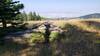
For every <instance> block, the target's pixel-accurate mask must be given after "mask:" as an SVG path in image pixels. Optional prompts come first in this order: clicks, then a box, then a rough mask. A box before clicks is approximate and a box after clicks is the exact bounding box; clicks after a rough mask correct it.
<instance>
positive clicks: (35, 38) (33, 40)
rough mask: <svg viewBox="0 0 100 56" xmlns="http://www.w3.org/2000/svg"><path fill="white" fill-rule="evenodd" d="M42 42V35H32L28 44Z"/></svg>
mask: <svg viewBox="0 0 100 56" xmlns="http://www.w3.org/2000/svg"><path fill="white" fill-rule="evenodd" d="M43 41H44V36H43V34H42V33H33V34H32V37H31V38H30V39H29V42H30V43H37V42H43Z"/></svg>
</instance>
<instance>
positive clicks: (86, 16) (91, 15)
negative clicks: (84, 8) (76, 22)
mask: <svg viewBox="0 0 100 56" xmlns="http://www.w3.org/2000/svg"><path fill="white" fill-rule="evenodd" d="M79 18H85V19H88V18H100V13H94V14H89V15H85V16H80V17H79Z"/></svg>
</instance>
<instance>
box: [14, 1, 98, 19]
mask: <svg viewBox="0 0 100 56" xmlns="http://www.w3.org/2000/svg"><path fill="white" fill-rule="evenodd" d="M14 1H20V2H21V3H23V4H24V6H25V8H24V9H23V11H25V12H27V13H29V12H31V11H32V12H34V11H35V12H36V13H38V14H39V15H41V16H44V17H49V18H55V17H56V18H58V17H78V16H82V15H86V14H92V13H100V0H14Z"/></svg>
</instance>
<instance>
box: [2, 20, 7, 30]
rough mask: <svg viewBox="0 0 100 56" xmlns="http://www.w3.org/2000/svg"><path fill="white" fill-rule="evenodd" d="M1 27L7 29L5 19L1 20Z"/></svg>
mask: <svg viewBox="0 0 100 56" xmlns="http://www.w3.org/2000/svg"><path fill="white" fill-rule="evenodd" d="M2 25H3V28H6V27H7V24H6V20H5V19H2Z"/></svg>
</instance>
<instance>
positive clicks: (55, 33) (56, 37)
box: [50, 32, 59, 41]
mask: <svg viewBox="0 0 100 56" xmlns="http://www.w3.org/2000/svg"><path fill="white" fill-rule="evenodd" d="M58 35H59V32H51V35H50V41H54V40H57V39H58V38H59V36H58Z"/></svg>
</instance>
